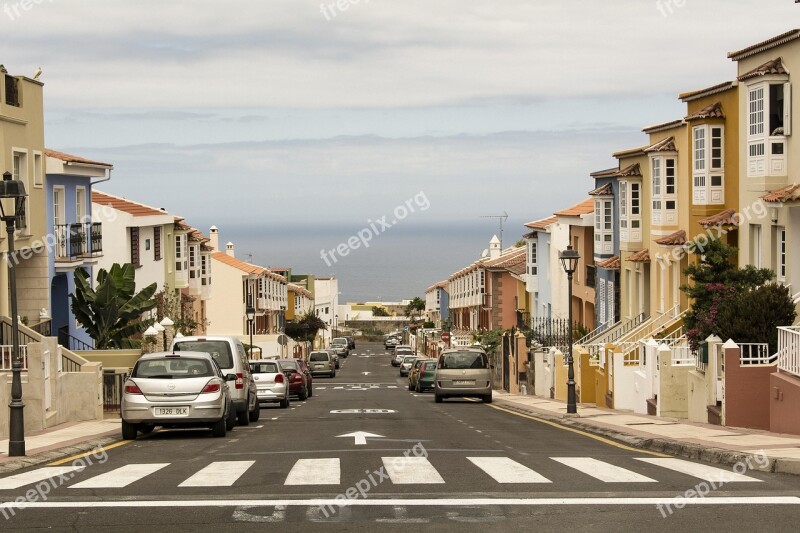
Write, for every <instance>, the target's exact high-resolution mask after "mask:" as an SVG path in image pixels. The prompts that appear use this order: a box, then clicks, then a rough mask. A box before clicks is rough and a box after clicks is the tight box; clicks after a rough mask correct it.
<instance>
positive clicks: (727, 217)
mask: <svg viewBox="0 0 800 533" xmlns="http://www.w3.org/2000/svg"><path fill="white" fill-rule="evenodd" d="M735 214H736V210H735V209H726V210H725V211H723V212H721V213H717V214H716V215H711V216H710V217H706V218H701V219H700V220H698V222H699V223H700V225H701V226H703V227H704V228H709V227H712V226H736V225H737V224H736V223H735V222H734V220H733V216H734V215H735Z"/></svg>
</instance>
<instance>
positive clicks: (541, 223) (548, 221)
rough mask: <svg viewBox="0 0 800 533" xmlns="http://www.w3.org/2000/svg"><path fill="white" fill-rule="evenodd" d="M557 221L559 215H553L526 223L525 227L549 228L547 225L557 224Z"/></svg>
mask: <svg viewBox="0 0 800 533" xmlns="http://www.w3.org/2000/svg"><path fill="white" fill-rule="evenodd" d="M556 222H558V217H555V216H552V217H547V218H543V219H541V220H534V221H533V222H528V223H527V224H525V227H526V228H530V229H535V230H544V229H547V226H550V225H552V224H555V223H556Z"/></svg>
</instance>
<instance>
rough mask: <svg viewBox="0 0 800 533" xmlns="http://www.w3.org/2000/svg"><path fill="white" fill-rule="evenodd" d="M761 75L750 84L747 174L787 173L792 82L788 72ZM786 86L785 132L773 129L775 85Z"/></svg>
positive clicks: (784, 90) (784, 104)
mask: <svg viewBox="0 0 800 533" xmlns="http://www.w3.org/2000/svg"><path fill="white" fill-rule="evenodd" d="M769 78H770V79H759V80H758V81H757V82H756V83H753V84H752V85H749V86H748V87H747V115H746V119H747V125H746V128H745V131H746V132H747V153H746V156H747V175H748V177H761V176H784V175H786V174H787V173H788V166H787V159H786V158H787V153H786V152H787V148H788V147H787V144H786V137H787V136H789V135H791V132H792V86H791V83H790V82H788V81H787V80H786V78H785V76H770V77H769ZM776 86H782V87H783V133H782V134H780V133H778V134H775V132H774V131H771V124H770V107H771V105H772V103H771V100H772V88H773V87H776Z"/></svg>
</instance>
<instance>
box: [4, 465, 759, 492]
mask: <svg viewBox="0 0 800 533" xmlns="http://www.w3.org/2000/svg"><path fill="white" fill-rule="evenodd" d="M464 459H465V461H464V463H463V464H461V463H459V465H458V472H459V477H460V479H450V480H447V479H446V477H447V476H443V475H442V473H440V472H439V470H437V468H436V466H435V465H434V463H433V462H431V460H430V458H428V457H414V456H409V457H406V456H394V457H381V458H380V461H378V459H377V458H375V457H373V458H371V459H370V460H369V461H365V462H364V464H363V468H368V470H365V472H366V474H367V476H366V477H367V478H368V479H369V481H370V482H371V483H372V484H374V485H377V484H379V483H383V482H388V483H391V484H393V485H442V484H446V483H448V482H451V483H454V484H461V483H463V482H464V478H463V477H461V476H463V475H466V476H469V479H470V480H476V479H479V478H480V477H482V478H483V480H484V481H486V482H489V483H491V482H495V483H497V484H514V485H518V486H519V485H536V484H549V483H554V482H559V481H564V479H560V478H559V477H556V476H553V475H552V473H553V472H554V471H555V472H561V473H560V474H559V475H560V476H561V477H564V478H566V479H568V480H569V482H574V480H575V479H577V478H576V477H575V476H576V475H577V476H578V478H580V476H583V477H584V480H586V481H588V480H589V478H593V479H595V480H597V481H600V482H602V483H619V484H626V483H629V484H642V483H644V484H653V483H659V479H656V478H657V477H659V476H658V475H656V474H654V473H653V471H654V470H656V471H661V472H670V473H671V474H672V475H674V474H675V473H677V474H681V475H684V476H688V477H689V478H695V479H700V480H703V481H709V482H714V483H717V484H719V485H721V484H727V483H752V482H761V480H760V479H757V478H755V477H752V476H748V475H745V474H743V473H737V472H734V471H733V469H725V468H719V467H714V466H708V465H704V464H699V463H693V462H691V461H686V460H683V459H675V458H654V457H646V458H634V459H635V460H632V461H630V460H628V459H626V461H628V462H630V463H631V464H630V465H628V464H626V466H628V467H629V468H624V467H622V466H619V465H616V464H612V463H610V462H607V461H603V460H600V459H597V458H593V457H549V458H544V459H536V462H538V463H539V465H540V468H542V469H545V470H546V471H547V472H549V474H548V475H549V477H547V476H545V475H543V474H541V473H539V472H537V471H536V469H535V468H536V466H535V465H532V466H528V465H524V464H522V463H520V462H518V461H516V460H514V459H511V458H510V457H502V456H467V457H465V458H464ZM258 463H259V461H214V462H212V463H210V464H208V465H206V466H204V467H202V468H200V469H199V470H197V471H196V472H195V473H193V474H191V475H190V476H189V477H187V478H186V479H184V480H183V481H180V482H179V483H177V487H178V488H190V487H231V486H234V484H236V483H237V482H240V481H241V480H243V479H245V478H246V476H248V475H253V476H258V475H260V474H259V473H257V472H256V473H252V472H253V471H254V470H257V469H256V468H255V467H256V466H257V465H258ZM170 465H171V463H142V464H127V465H124V466H120V467H117V468H112V469H111V470H108V471H106V472H102V473H98V474H94V473H93V472H92V470H93V469H92V468H85V469H84V468H77V467H72V466H61V467H43V468H38V469H34V470H30V471H27V472H23V473H20V474H14V475H11V476H7V477H4V478H2V479H0V491H3V490H16V489H20V488H23V487H26V486H29V485H35V484H38V483H42V482H46V481H47V482H50V481H52V480H56V481H57V485H58V486H62V485H63V486H66V487H68V488H69V489H75V492H78V491H80V490H81V489H92V490H94V489H118V488H124V487H128V486H130V485H132V484H134V483H136V482H138V481H142V480H145V479H154V478H155V477H156V476H159V475H162V474H163V473H164V472H166V471H168V467H169V466H170ZM644 465H650V467H651V468H649V469H648V470H647V475H645V474H643V473H641V472H637V471H636V468H637V467H638V468H647V467H645V466H644ZM652 467H657V468H656V469H653V468H652ZM559 468H561V469H562V470H558V469H559ZM470 469H471V470H470ZM451 475H452V471H451ZM284 476H285V477H284ZM173 477H174V474H173ZM274 478H275V476H274V474H272V476H271V479H274ZM281 480H282V482H281ZM672 480H673V481H674V478H673V479H672ZM274 482H277V483H282V484H283V485H285V486H312V485H315V486H328V487H335V486H340V485H342V484H343V483H350V482H351V480H349V479H344V478H343V476H342V465H341V459H339V458H336V457H327V458H314V459H298V460H295V461H294V462H293V464H292V467H291V469H290V470H289V472H288V475H280V476H279V479H278V480H275V481H274ZM53 485H54V488H55V485H56V483H54V484H53Z"/></svg>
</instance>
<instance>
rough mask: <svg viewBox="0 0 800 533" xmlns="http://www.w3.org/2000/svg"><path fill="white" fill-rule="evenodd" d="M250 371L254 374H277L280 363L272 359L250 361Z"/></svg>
mask: <svg viewBox="0 0 800 533" xmlns="http://www.w3.org/2000/svg"><path fill="white" fill-rule="evenodd" d="M250 372H252V373H253V374H277V373H278V372H280V370H279V369H278V363H276V362H274V361H270V362H268V363H250Z"/></svg>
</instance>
